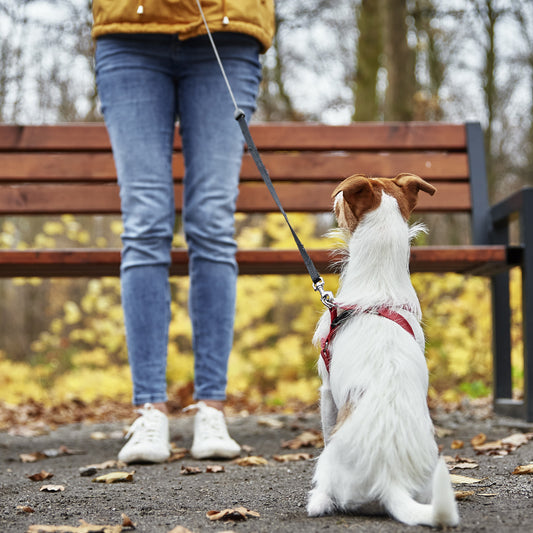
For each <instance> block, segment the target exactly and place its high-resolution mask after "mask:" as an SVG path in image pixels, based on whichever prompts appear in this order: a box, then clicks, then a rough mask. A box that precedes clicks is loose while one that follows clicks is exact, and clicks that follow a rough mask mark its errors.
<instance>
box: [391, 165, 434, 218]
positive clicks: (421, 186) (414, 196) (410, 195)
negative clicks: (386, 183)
mask: <svg viewBox="0 0 533 533" xmlns="http://www.w3.org/2000/svg"><path fill="white" fill-rule="evenodd" d="M393 181H394V182H395V183H396V184H397V185H398V186H400V187H401V188H402V190H403V191H404V194H405V198H406V200H407V204H408V208H409V213H411V212H412V211H413V209H414V208H415V206H416V203H417V201H418V192H419V191H423V192H427V193H428V194H430V195H431V196H433V195H434V194H435V193H436V192H437V189H436V188H435V187H433V185H431V183H428V182H427V181H424V180H423V179H422V178H421V177H419V176H416V175H415V174H407V173H403V174H398V175H397V176H396V177H395V178H394V180H393Z"/></svg>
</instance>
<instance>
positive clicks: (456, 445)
mask: <svg viewBox="0 0 533 533" xmlns="http://www.w3.org/2000/svg"><path fill="white" fill-rule="evenodd" d="M464 445H465V443H464V442H463V441H462V440H454V441H452V444H451V449H452V450H460V449H461V448H462V447H463V446H464Z"/></svg>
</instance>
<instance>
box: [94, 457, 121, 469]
mask: <svg viewBox="0 0 533 533" xmlns="http://www.w3.org/2000/svg"><path fill="white" fill-rule="evenodd" d="M126 466H127V464H126V463H125V462H124V461H117V460H116V459H109V460H108V461H104V462H103V463H94V464H92V465H87V466H85V467H84V468H95V469H96V470H107V469H108V468H124V467H126Z"/></svg>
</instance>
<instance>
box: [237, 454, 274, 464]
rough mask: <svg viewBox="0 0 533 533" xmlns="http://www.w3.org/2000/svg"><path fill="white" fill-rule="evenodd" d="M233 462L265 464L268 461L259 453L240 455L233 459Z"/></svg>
mask: <svg viewBox="0 0 533 533" xmlns="http://www.w3.org/2000/svg"><path fill="white" fill-rule="evenodd" d="M233 462H234V463H235V464H237V465H239V466H265V465H267V464H268V461H267V460H266V459H265V458H264V457H260V456H259V455H249V456H248V457H240V458H239V459H235V460H234V461H233Z"/></svg>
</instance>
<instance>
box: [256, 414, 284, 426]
mask: <svg viewBox="0 0 533 533" xmlns="http://www.w3.org/2000/svg"><path fill="white" fill-rule="evenodd" d="M257 424H258V425H259V426H265V427H268V428H273V429H281V428H282V427H284V426H285V424H284V423H283V422H282V421H281V420H278V419H277V418H272V417H270V416H264V417H261V418H258V419H257Z"/></svg>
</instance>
